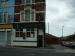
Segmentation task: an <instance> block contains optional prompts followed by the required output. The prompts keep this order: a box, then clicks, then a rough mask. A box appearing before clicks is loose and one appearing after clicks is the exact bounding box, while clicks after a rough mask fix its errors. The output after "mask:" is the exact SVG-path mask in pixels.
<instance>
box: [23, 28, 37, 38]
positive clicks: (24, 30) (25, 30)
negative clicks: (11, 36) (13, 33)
mask: <svg viewBox="0 0 75 56" xmlns="http://www.w3.org/2000/svg"><path fill="white" fill-rule="evenodd" d="M33 29H34V31H33V32H34V36H32V33H31V32H32V31H31V29H30V31H27V29H23V33H27V32H30V37H27V34H26V35H25V38H35V37H36V36H37V35H36V31H37V30H36V28H33Z"/></svg>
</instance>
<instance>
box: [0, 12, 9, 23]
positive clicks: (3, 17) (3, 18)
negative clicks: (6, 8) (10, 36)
mask: <svg viewBox="0 0 75 56" xmlns="http://www.w3.org/2000/svg"><path fill="white" fill-rule="evenodd" d="M7 21H8V13H1V14H0V23H7Z"/></svg>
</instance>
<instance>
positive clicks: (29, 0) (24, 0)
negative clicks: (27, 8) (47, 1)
mask: <svg viewBox="0 0 75 56" xmlns="http://www.w3.org/2000/svg"><path fill="white" fill-rule="evenodd" d="M32 3H35V0H22V4H32Z"/></svg>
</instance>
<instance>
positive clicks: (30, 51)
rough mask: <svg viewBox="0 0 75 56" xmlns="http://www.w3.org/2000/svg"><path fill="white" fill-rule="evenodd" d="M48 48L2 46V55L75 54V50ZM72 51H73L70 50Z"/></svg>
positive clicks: (39, 55) (60, 55)
mask: <svg viewBox="0 0 75 56" xmlns="http://www.w3.org/2000/svg"><path fill="white" fill-rule="evenodd" d="M66 50H67V51H65V50H57V49H46V48H0V55H1V56H75V50H72V49H66ZM68 51H72V52H68Z"/></svg>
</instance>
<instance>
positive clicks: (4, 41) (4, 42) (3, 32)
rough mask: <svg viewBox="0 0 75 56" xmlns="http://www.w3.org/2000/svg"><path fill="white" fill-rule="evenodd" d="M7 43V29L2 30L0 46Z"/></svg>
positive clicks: (0, 32)
mask: <svg viewBox="0 0 75 56" xmlns="http://www.w3.org/2000/svg"><path fill="white" fill-rule="evenodd" d="M5 45H6V36H5V31H0V46H5Z"/></svg>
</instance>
